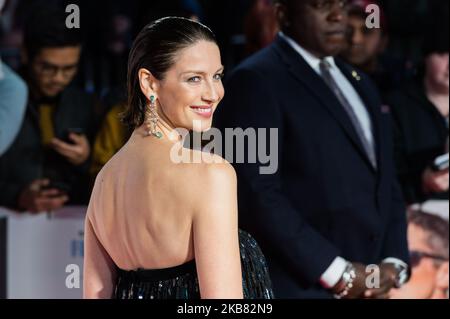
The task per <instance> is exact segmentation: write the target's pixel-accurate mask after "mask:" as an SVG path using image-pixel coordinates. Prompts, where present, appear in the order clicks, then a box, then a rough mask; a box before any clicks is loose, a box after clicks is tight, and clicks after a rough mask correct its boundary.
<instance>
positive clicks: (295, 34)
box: [216, 0, 409, 298]
mask: <svg viewBox="0 0 450 319" xmlns="http://www.w3.org/2000/svg"><path fill="white" fill-rule="evenodd" d="M345 3H346V1H333V0H331V1H328V0H323V1H322V0H302V1H300V0H280V1H278V3H277V5H276V8H277V14H278V17H279V20H280V25H281V27H282V32H281V33H280V34H279V35H278V37H277V39H276V40H275V42H274V43H273V44H272V45H271V46H270V47H269V48H267V49H265V50H263V51H261V52H260V53H258V54H256V55H255V56H253V57H251V58H250V59H248V60H247V61H245V62H243V63H242V64H241V65H240V66H239V67H238V68H237V69H236V70H235V72H233V74H232V75H231V76H230V78H229V80H228V84H227V94H226V96H225V99H224V101H223V103H222V105H221V106H220V108H219V110H218V114H217V116H216V126H217V127H218V128H221V129H225V128H237V127H240V128H243V129H247V128H263V129H264V128H265V129H269V128H277V129H278V149H276V150H274V149H271V150H270V151H271V152H277V155H278V162H279V167H278V170H277V172H276V173H275V174H272V175H262V174H260V170H259V168H260V167H259V164H260V163H256V164H250V163H245V164H235V168H236V171H237V173H238V181H239V185H238V189H239V215H240V225H241V227H242V228H244V229H246V230H247V231H249V232H250V233H252V234H253V235H254V236H255V237H256V239H257V240H258V241H259V242H260V244H261V246H262V248H263V252H264V253H265V255H266V257H267V259H268V263H269V270H270V272H271V277H272V280H273V284H274V291H275V295H276V297H278V298H331V297H333V295H334V296H335V297H337V298H362V297H370V298H387V297H388V292H389V291H390V290H391V289H392V288H393V287H395V286H397V287H399V286H401V285H402V284H403V283H404V282H405V281H406V280H407V279H408V276H409V271H408V265H407V263H408V260H409V258H408V249H407V243H406V214H405V208H404V203H403V199H402V195H401V191H400V189H399V187H398V184H397V182H396V179H395V171H394V163H393V152H392V145H391V136H390V131H389V130H390V129H389V128H390V125H389V123H390V122H389V116H388V115H387V114H382V112H381V102H380V98H379V96H378V94H377V91H376V89H375V88H374V87H373V85H372V83H371V82H370V80H369V79H368V77H367V76H365V75H364V74H362V73H359V72H358V71H356V70H354V69H352V68H350V67H349V66H348V65H346V64H344V63H342V62H340V61H339V60H337V59H334V58H333V57H334V56H336V55H337V54H338V53H339V52H340V50H341V48H342V45H343V43H344V40H345V26H346V18H347V13H346V4H345ZM267 131H269V130H266V132H267ZM258 132H259V135H258V140H260V141H261V140H262V139H261V134H263V133H262V132H263V130H259V131H258ZM265 137H266V138H267V136H265ZM266 141H267V139H266ZM249 149H251V148H249ZM247 155H248V154H247ZM372 264H376V265H378V266H379V268H378V270H379V271H380V273H379V275H380V277H379V280H380V282H379V285H375V286H371V285H367V283H366V279H369V280H368V281H370V280H371V278H372V277H368V275H370V274H372V275H373V274H374V273H373V272H370V271H369V269H368V268H367V267H366V266H367V265H372Z"/></svg>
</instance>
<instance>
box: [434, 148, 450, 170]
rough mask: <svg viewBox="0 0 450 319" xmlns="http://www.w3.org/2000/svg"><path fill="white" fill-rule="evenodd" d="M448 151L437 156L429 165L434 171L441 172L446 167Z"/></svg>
mask: <svg viewBox="0 0 450 319" xmlns="http://www.w3.org/2000/svg"><path fill="white" fill-rule="evenodd" d="M448 165H449V164H448V153H447V154H444V155H441V156H439V157H437V158H436V159H435V160H434V162H433V164H432V165H431V169H432V170H433V171H435V172H441V171H445V170H447V169H448V167H449V166H448Z"/></svg>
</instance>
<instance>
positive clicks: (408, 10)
mask: <svg viewBox="0 0 450 319" xmlns="http://www.w3.org/2000/svg"><path fill="white" fill-rule="evenodd" d="M2 2H4V5H3V8H2V9H1V15H0V56H1V61H0V63H1V64H0V206H3V207H7V208H10V209H13V210H16V211H19V212H20V211H22V212H24V211H27V212H36V213H38V212H43V211H44V212H45V211H51V210H55V209H58V208H61V207H62V206H64V205H86V204H87V202H88V200H89V195H90V189H91V185H92V182H93V180H94V179H95V177H96V175H97V173H98V172H99V171H100V169H101V168H102V166H103V165H104V164H105V163H106V162H107V161H108V160H109V159H110V158H111V157H112V156H113V155H114V154H115V153H116V152H117V151H118V150H119V149H120V148H121V147H122V146H123V144H124V143H125V142H126V140H127V139H128V137H129V135H130V133H131V132H130V130H129V128H127V127H125V126H123V125H122V124H121V122H120V120H119V115H120V113H121V112H122V111H123V110H124V107H125V103H126V94H125V92H126V76H127V60H128V53H129V49H130V47H131V45H132V41H133V39H134V37H135V35H136V34H137V33H138V32H139V31H140V30H141V29H142V27H144V26H145V25H146V24H148V23H149V22H150V21H152V20H155V19H157V18H160V17H164V16H168V15H175V16H183V17H188V18H191V19H196V20H198V21H201V22H203V23H205V24H206V25H208V26H209V27H211V28H212V30H213V31H214V32H215V34H216V36H217V38H218V41H219V44H220V46H221V50H222V60H223V63H224V65H225V69H226V70H227V71H230V70H232V69H233V68H234V67H235V66H236V65H237V64H238V63H240V62H241V61H242V60H243V59H245V58H246V57H248V56H250V55H252V54H254V53H255V52H257V51H259V50H261V49H263V48H264V47H266V46H268V45H269V44H270V43H271V42H272V41H273V40H274V38H275V36H276V35H277V33H278V31H279V27H278V23H277V19H276V16H275V13H274V10H273V4H272V2H271V1H270V0H178V1H177V0H152V1H148V0H96V1H88V0H71V1H65V0H42V1H41V0H6V1H0V4H1V3H2ZM70 3H74V4H77V5H79V8H80V10H81V11H80V12H81V28H80V29H67V28H66V25H65V20H66V17H67V15H68V13H65V10H64V9H65V8H66V6H67V5H68V4H70ZM371 3H376V4H378V5H379V6H380V8H381V28H379V29H368V28H367V27H366V24H365V21H366V18H367V13H366V11H365V8H366V6H367V5H369V4H371ZM448 6H449V2H448V1H447V0H384V1H381V0H380V1H378V2H376V1H374V0H372V1H370V0H350V1H349V4H348V7H349V17H350V19H349V24H348V40H347V41H348V43H347V47H346V49H345V50H344V51H343V52H342V53H341V58H342V59H343V60H345V61H346V62H347V63H349V64H351V65H353V66H354V67H355V68H357V69H359V70H361V71H363V72H365V73H367V74H369V75H370V76H371V78H372V79H373V81H374V82H375V84H376V85H377V86H378V89H379V91H380V93H381V96H382V98H383V100H384V104H385V105H384V107H385V108H386V111H387V112H390V113H391V114H392V127H393V132H394V136H393V139H394V142H395V143H394V145H395V148H396V149H395V154H396V158H395V160H396V164H397V170H398V177H399V181H400V183H401V186H402V189H403V193H404V197H405V201H406V202H407V204H409V205H412V204H417V203H419V204H420V203H424V202H426V201H429V200H434V199H439V200H447V201H448V186H449V184H448V183H449V182H448V168H444V169H442V168H439V167H434V166H435V165H434V164H433V163H434V160H435V159H436V158H437V157H439V156H441V155H444V154H446V153H448V112H449V101H448V99H449V96H448V94H449V78H448V76H449V64H448V48H449V43H448V31H449V25H448V21H449V19H448V13H449V7H448ZM225 81H226V78H225ZM409 223H410V224H409V233H408V236H409V237H408V238H409V244H410V250H411V263H412V266H413V275H414V276H413V277H412V280H411V282H410V284H409V285H408V288H407V289H406V290H405V291H403V292H401V293H399V295H398V297H400V298H402V297H410V298H432V297H433V298H437V297H441V298H447V297H448V285H449V283H448V280H449V278H448V254H449V250H448V244H449V239H448V233H449V230H448V213H447V216H446V217H445V216H444V217H442V216H441V217H439V216H435V215H432V214H428V213H425V212H422V211H420V210H413V209H411V211H410V212H409Z"/></svg>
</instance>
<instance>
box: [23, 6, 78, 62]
mask: <svg viewBox="0 0 450 319" xmlns="http://www.w3.org/2000/svg"><path fill="white" fill-rule="evenodd" d="M81 43H82V37H81V33H80V31H79V29H76V28H73V29H69V28H67V26H66V13H65V10H64V8H61V7H59V6H58V7H56V6H50V5H43V4H39V5H36V6H33V7H32V9H31V10H30V13H29V15H28V16H27V19H26V24H25V30H24V46H25V51H26V53H27V55H28V58H29V60H32V59H34V58H35V57H36V55H38V54H39V52H40V51H41V50H42V49H45V48H64V47H74V46H80V45H81Z"/></svg>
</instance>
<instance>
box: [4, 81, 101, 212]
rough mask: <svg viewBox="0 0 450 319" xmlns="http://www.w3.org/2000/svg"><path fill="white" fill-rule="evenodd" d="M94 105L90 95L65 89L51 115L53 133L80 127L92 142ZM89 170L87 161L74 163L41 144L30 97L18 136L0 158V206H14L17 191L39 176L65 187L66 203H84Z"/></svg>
mask: <svg viewBox="0 0 450 319" xmlns="http://www.w3.org/2000/svg"><path fill="white" fill-rule="evenodd" d="M94 104H95V103H94V99H93V98H92V97H91V96H90V95H87V94H85V93H84V92H82V91H79V90H77V89H73V88H68V89H66V90H65V91H64V92H63V93H62V94H61V96H60V97H59V98H58V102H57V107H56V110H55V114H54V121H53V125H54V133H55V136H56V137H59V138H64V137H65V136H66V131H67V129H69V128H80V129H82V130H83V131H84V132H85V134H86V135H87V136H88V139H89V140H90V142H92V139H93V136H94V130H95V117H94ZM91 145H92V144H91ZM88 169H89V161H87V162H86V163H84V164H82V165H81V166H74V165H72V164H70V163H69V162H68V161H67V160H66V159H65V158H63V157H62V156H61V155H59V154H57V153H56V152H55V151H53V150H49V149H47V148H46V147H44V146H43V145H42V142H41V132H40V127H39V112H38V109H37V104H36V103H35V102H33V101H32V100H31V99H30V100H29V103H28V106H27V110H26V115H25V119H24V122H23V124H22V128H21V130H20V132H19V135H18V136H17V138H16V140H15V142H14V143H13V145H12V147H11V148H10V149H9V150H8V152H7V153H5V154H4V155H3V156H2V157H0V206H6V207H9V208H12V209H17V208H18V207H17V205H18V198H19V195H20V193H21V192H22V191H23V190H24V189H25V187H27V186H28V185H29V184H30V183H31V182H33V181H34V180H36V179H40V178H49V179H50V180H51V182H53V183H59V184H62V185H64V187H68V189H69V197H70V201H69V202H68V204H73V205H75V204H77V205H78V204H87V202H88V194H89V187H88Z"/></svg>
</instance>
